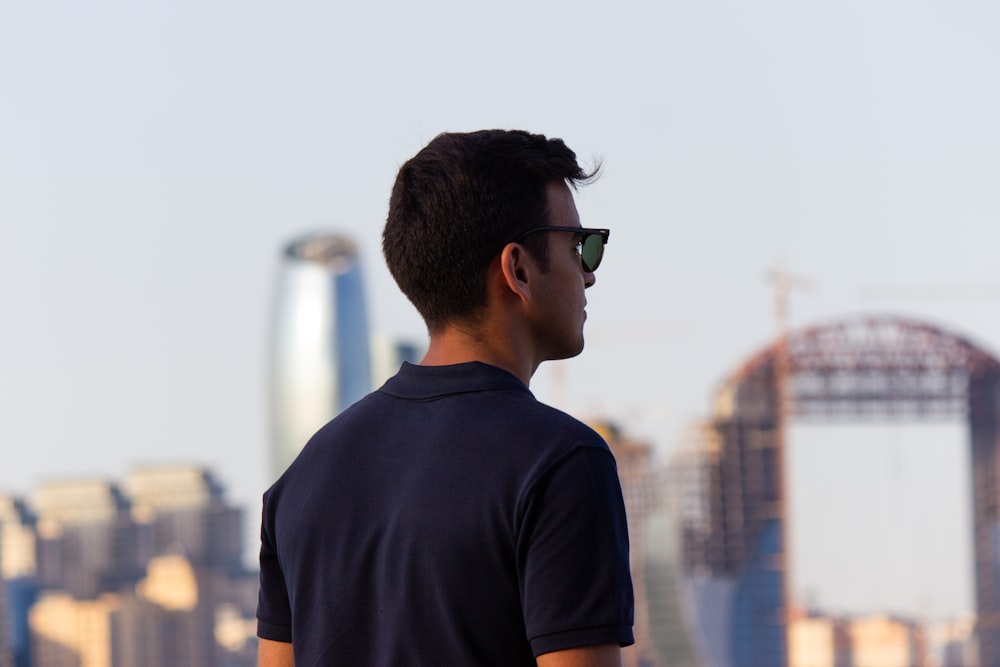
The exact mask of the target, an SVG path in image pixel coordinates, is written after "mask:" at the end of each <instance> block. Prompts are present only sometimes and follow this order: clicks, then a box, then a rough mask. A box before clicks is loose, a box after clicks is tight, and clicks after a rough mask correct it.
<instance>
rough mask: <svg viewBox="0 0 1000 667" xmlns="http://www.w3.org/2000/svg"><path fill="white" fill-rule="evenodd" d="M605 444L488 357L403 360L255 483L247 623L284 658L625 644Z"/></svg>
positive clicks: (623, 587) (627, 582)
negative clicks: (259, 504) (256, 521)
mask: <svg viewBox="0 0 1000 667" xmlns="http://www.w3.org/2000/svg"><path fill="white" fill-rule="evenodd" d="M628 562H629V559H628V534H627V529H626V524H625V509H624V505H623V502H622V494H621V488H620V485H619V481H618V474H617V469H616V466H615V461H614V458H613V456H612V454H611V452H610V450H609V449H608V446H607V444H606V443H605V442H604V441H603V440H602V439H601V437H600V436H599V435H598V434H597V433H595V432H594V431H593V430H592V429H590V428H589V427H587V426H586V425H584V424H582V423H580V422H579V421H577V420H575V419H573V418H572V417H570V416H568V415H566V414H564V413H562V412H560V411H558V410H555V409H553V408H551V407H548V406H546V405H543V404H542V403H539V402H538V401H537V400H535V398H534V396H533V395H532V394H531V392H530V391H529V390H528V388H527V387H526V386H525V385H524V384H523V383H522V382H521V381H520V380H518V379H517V378H516V377H515V376H514V375H512V374H510V373H508V372H507V371H504V370H501V369H499V368H495V367H493V366H489V365H487V364H483V363H479V362H472V363H466V364H457V365H454V366H415V365H411V364H404V366H403V368H401V369H400V372H399V374H398V375H396V376H395V377H393V378H392V379H390V380H389V381H388V382H386V384H385V385H384V386H383V387H382V388H381V389H379V390H378V391H375V392H373V393H372V394H370V395H368V396H367V397H365V398H364V399H362V400H361V401H359V402H358V403H356V404H355V405H353V406H352V407H351V408H349V409H348V410H346V411H345V412H343V413H342V414H340V415H339V416H338V417H337V418H336V419H334V420H333V421H331V422H330V423H329V424H327V425H326V426H325V427H323V428H322V429H321V430H320V431H319V432H318V433H317V434H316V435H315V436H313V438H312V439H311V440H310V441H309V443H308V444H307V445H306V447H305V449H304V450H303V451H302V453H301V454H300V455H299V457H298V458H297V459H296V460H295V462H294V463H292V465H291V466H290V467H289V468H288V470H287V471H286V472H285V474H284V475H282V477H281V478H280V479H279V480H278V481H277V482H276V483H275V484H274V486H272V487H271V488H270V489H269V490H268V491H267V492H266V493H265V494H264V510H263V520H262V525H261V552H260V566H261V573H260V578H261V588H260V600H259V604H258V610H257V617H258V625H257V628H258V629H257V634H258V635H259V636H260V637H263V638H265V639H272V640H276V641H282V642H289V641H290V642H292V645H293V650H294V653H295V664H296V666H297V667H313V666H316V667H318V666H320V665H322V666H324V667H325V666H328V665H341V664H342V665H351V666H356V665H385V666H389V665H433V666H435V667H437V666H440V665H448V666H451V665H498V666H500V665H502V666H504V667H510V666H512V665H534V664H535V660H534V657H535V656H537V655H539V654H542V653H547V652H550V651H556V650H560V649H566V648H575V647H579V646H587V645H593V644H603V643H617V644H620V645H622V646H625V645H628V644H631V643H632V642H633V638H632V608H633V598H632V582H631V578H630V575H629V565H628Z"/></svg>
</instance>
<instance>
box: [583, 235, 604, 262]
mask: <svg viewBox="0 0 1000 667" xmlns="http://www.w3.org/2000/svg"><path fill="white" fill-rule="evenodd" d="M602 257H604V239H602V238H601V235H600V234H588V235H587V236H585V237H584V239H583V249H582V251H581V253H580V259H581V260H582V262H583V268H584V269H585V270H587V271H596V270H597V267H598V266H599V265H600V263H601V258H602Z"/></svg>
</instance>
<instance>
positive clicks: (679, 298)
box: [0, 0, 1000, 609]
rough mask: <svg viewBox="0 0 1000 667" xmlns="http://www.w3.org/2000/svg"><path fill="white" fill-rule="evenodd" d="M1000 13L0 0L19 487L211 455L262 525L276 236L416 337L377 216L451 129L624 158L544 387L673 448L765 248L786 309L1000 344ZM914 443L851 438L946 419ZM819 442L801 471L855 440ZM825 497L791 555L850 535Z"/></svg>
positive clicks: (765, 315)
mask: <svg viewBox="0 0 1000 667" xmlns="http://www.w3.org/2000/svg"><path fill="white" fill-rule="evenodd" d="M998 22H1000V5H997V4H996V3H992V2H988V1H986V0H983V1H979V2H976V1H962V0H958V1H955V2H949V3H941V2H921V1H917V2H913V1H906V2H904V1H902V0H876V1H875V2H871V1H870V0H843V1H840V2H820V3H801V2H794V1H792V0H765V1H763V2H757V3H739V2H733V1H720V0H706V1H704V2H669V1H668V2H657V3H653V2H638V1H634V0H625V1H623V2H617V3H614V4H612V3H606V2H605V3H596V2H591V1H586V0H585V1H583V2H580V1H576V2H568V1H565V0H553V1H551V2H545V3H539V2H524V1H522V0H514V1H513V2H508V3H504V4H503V5H490V4H485V3H469V2H461V3H460V2H451V1H445V0H430V1H428V2H423V3H402V2H396V3H393V2H377V1H376V2H368V3H350V4H348V3H336V2H328V3H324V2H313V1H291V2H286V3H282V4H281V5H280V6H279V5H276V4H274V3H265V2H259V1H255V0H249V1H248V0H242V1H240V2H235V1H233V0H219V1H217V2H211V3H206V2H197V3H196V2H193V1H192V0H170V1H169V2H168V1H167V0H150V1H149V2H143V3H135V2H127V1H125V0H93V1H92V2H87V3H79V2H68V1H66V0H53V1H51V2H45V3H37V2H27V1H23V0H0V318H2V319H0V322H2V326H0V416H2V418H0V443H2V446H3V451H4V453H5V454H6V456H5V457H4V463H3V465H2V466H0V489H2V490H6V491H8V492H14V493H28V492H30V490H31V489H32V488H34V487H35V486H36V485H37V484H38V483H39V482H40V481H43V480H47V479H60V478H65V477H80V476H100V477H104V478H108V479H118V478H120V477H121V476H123V475H124V474H126V473H127V471H128V470H130V469H132V468H133V467H134V466H136V465H142V464H149V463H164V462H194V463H199V464H205V465H208V466H210V467H211V468H213V469H214V470H215V471H216V472H217V474H218V475H219V477H220V478H221V480H222V481H223V483H224V484H225V485H226V486H227V487H228V489H229V490H230V493H231V495H232V497H233V499H234V500H235V501H236V502H238V503H240V504H243V505H245V506H246V507H247V508H248V513H249V515H250V518H249V519H248V524H250V525H251V526H252V524H253V523H254V521H255V520H254V519H253V515H255V514H256V512H257V508H258V507H259V497H260V493H261V492H262V491H263V489H264V488H266V486H267V484H268V483H269V481H270V480H269V479H268V477H269V472H268V466H267V455H266V447H267V442H266V428H267V423H268V422H267V419H268V417H267V409H266V404H265V396H266V391H265V381H266V373H265V370H266V355H267V344H268V341H267V331H268V318H269V316H270V312H271V307H272V302H273V299H274V292H275V279H276V276H277V266H278V260H279V251H280V248H281V245H282V244H283V243H284V242H285V241H287V240H288V239H290V238H292V237H295V236H297V235H300V234H301V233H303V232H306V231H311V230H318V229H329V230H334V231H339V232H342V233H345V234H348V235H350V236H352V237H354V238H355V239H356V240H357V242H358V243H359V245H360V248H361V253H362V261H363V262H364V273H365V281H366V289H367V296H368V299H369V303H370V317H371V322H370V326H371V328H372V329H373V330H375V331H378V332H381V333H385V334H388V335H393V336H399V337H406V338H415V339H418V340H419V339H420V338H422V336H423V326H422V324H421V322H420V320H419V318H418V317H417V315H416V313H415V312H414V311H413V309H412V307H411V306H410V305H409V304H408V302H407V301H406V300H405V298H403V297H402V296H401V295H400V294H399V293H398V291H397V290H396V288H395V286H394V284H393V283H392V280H391V278H390V277H389V275H388V272H387V271H386V269H385V268H384V265H383V263H382V260H381V256H380V251H379V235H380V231H381V226H382V223H383V221H384V217H385V212H386V205H387V200H388V194H389V189H390V187H391V184H392V180H393V178H394V176H395V172H396V169H398V167H399V165H400V164H401V163H402V162H403V161H405V160H406V159H407V158H408V157H410V156H411V155H412V154H413V153H415V152H416V151H417V150H419V148H421V147H422V146H423V145H424V144H426V142H427V141H429V140H430V139H431V138H433V137H434V136H435V135H436V134H437V133H438V132H441V131H446V130H449V131H462V130H474V129H479V128H483V127H503V128H522V129H528V130H531V131H533V132H541V133H544V134H548V135H550V136H558V137H562V138H563V139H565V141H566V142H567V143H568V144H569V146H570V147H571V148H573V149H574V150H575V151H576V152H577V153H578V154H579V155H580V156H581V157H582V158H584V159H585V160H591V159H593V158H599V159H601V160H602V162H603V165H604V173H603V176H602V177H601V179H600V180H599V181H598V182H597V183H595V184H593V185H591V186H588V187H587V188H585V189H583V190H581V192H580V193H579V195H578V202H577V204H578V207H579V209H580V213H581V217H582V222H583V224H584V225H585V226H596V227H609V228H611V229H612V234H611V240H610V243H609V245H608V249H607V253H606V256H605V260H604V263H603V264H602V266H601V269H600V271H599V272H598V274H597V282H596V285H595V286H594V287H593V288H592V289H591V290H589V292H588V301H589V305H588V315H589V319H588V323H587V330H586V334H587V349H586V351H585V352H584V354H583V355H582V356H581V357H579V358H577V359H574V360H571V361H568V362H564V363H562V364H561V372H559V373H556V372H553V370H552V368H553V366H552V365H550V366H547V367H546V366H543V367H542V368H541V369H540V370H539V371H538V373H537V374H536V376H535V378H534V380H533V382H532V389H533V390H534V391H535V393H536V395H537V396H538V397H539V398H540V399H542V400H546V401H548V402H553V403H555V404H556V405H558V406H559V407H561V408H564V409H566V410H568V411H569V412H571V413H573V414H575V415H577V416H580V417H582V418H587V419H590V418H598V417H605V418H613V419H615V420H618V421H620V422H621V423H622V424H623V425H625V427H626V430H627V431H629V432H630V433H631V434H632V435H634V436H635V437H639V438H642V439H645V440H648V441H650V442H652V443H653V444H654V445H655V446H656V447H657V451H658V452H660V454H661V456H662V457H663V459H664V460H665V459H667V458H668V457H669V455H670V454H671V453H672V452H674V451H677V450H678V449H681V448H684V447H687V446H689V445H690V432H691V424H692V423H693V422H695V421H697V420H700V419H704V418H706V417H707V416H708V414H709V412H710V404H711V395H712V392H713V390H714V389H715V388H716V387H718V385H719V383H720V382H721V381H722V380H723V379H724V378H725V377H726V376H727V375H728V374H729V373H731V372H732V371H733V370H734V369H735V368H736V367H738V366H739V365H740V363H742V362H743V361H744V360H745V359H746V358H747V357H748V356H749V355H751V354H753V353H754V352H756V351H757V350H759V349H761V348H763V347H765V346H767V345H768V343H769V341H771V340H772V339H773V336H774V334H775V331H776V324H775V318H774V307H773V302H774V293H773V289H772V285H771V283H769V281H768V277H767V276H768V273H769V271H771V270H772V269H775V268H776V267H781V268H783V269H784V270H787V271H789V272H791V273H793V274H795V275H797V276H801V277H802V278H803V279H804V280H805V281H807V282H808V285H809V288H808V289H802V290H795V291H793V292H792V293H791V294H790V302H789V303H790V314H789V323H790V325H791V326H792V327H793V328H794V327H800V326H806V325H812V324H816V323H819V322H823V321H831V320H837V319H841V318H846V317H850V316H854V315H857V314H861V313H888V314H895V315H901V316H906V317H910V318H913V319H917V320H920V321H924V322H928V323H931V324H933V325H936V326H940V327H942V328H944V329H945V330H947V331H949V332H953V333H956V334H959V335H962V336H965V337H967V338H969V339H970V340H972V341H973V342H974V343H976V344H977V345H980V346H982V347H983V348H984V349H986V350H988V351H990V352H992V353H996V352H997V351H998V350H1000V309H998V306H1000V281H998V280H997V278H996V265H997V262H996V259H997V249H998V240H1000V238H998V237H1000V226H998V225H997V224H996V222H997V220H998V219H1000V188H997V186H996V183H997V175H998V173H1000V124H998V123H997V122H996V119H997V118H998V117H1000V86H998V85H997V79H996V72H997V71H1000V43H998V41H997V40H996V34H997V28H998ZM959 431H960V429H959ZM795 433H799V432H798V431H796V432H795ZM801 433H803V434H804V435H801V436H800V435H795V434H793V440H795V439H797V438H800V437H801V438H802V439H803V443H805V444H807V441H812V439H813V438H815V439H816V441H817V443H819V441H821V440H823V439H824V438H826V439H828V440H829V439H830V438H833V437H834V436H832V435H831V434H832V433H834V430H833V429H828V431H827V433H826V435H823V434H822V433H820V434H819V435H815V433H813V431H812V429H801ZM810 433H812V435H810ZM894 433H896V435H892V434H889V435H886V434H884V433H883V434H881V435H871V434H869V435H866V436H865V437H866V438H868V437H871V438H874V440H875V441H877V442H875V444H873V445H872V447H881V448H883V449H884V448H888V450H890V451H891V450H893V447H895V448H896V449H899V448H900V445H898V441H899V440H900V439H901V438H902V439H903V440H904V441H907V442H909V441H910V440H919V439H921V438H923V439H926V438H937V437H939V436H929V435H927V433H926V432H925V431H919V433H918V432H916V431H913V432H911V431H906V432H905V433H904V435H902V436H901V435H899V434H898V432H895V431H894ZM921 433H922V434H923V435H920V434H921ZM947 433H950V435H948V434H947ZM947 433H946V434H945V435H941V436H940V438H941V439H943V440H948V441H949V442H951V443H952V444H951V445H948V446H947V447H945V449H948V450H949V451H950V452H951V454H949V455H948V456H950V457H951V458H950V459H948V461H950V462H951V463H949V464H948V465H951V468H948V467H947V465H944V464H940V465H939V462H937V461H936V460H932V459H930V458H927V457H928V456H930V455H929V454H928V455H926V456H924V455H921V456H924V458H920V456H917V455H914V456H915V457H916V458H914V461H916V462H915V463H914V464H913V465H912V466H911V467H912V468H913V469H914V470H913V472H912V478H911V477H907V478H906V479H905V480H901V481H899V482H898V484H899V488H900V489H903V488H904V487H906V488H909V487H910V486H914V485H916V486H922V485H923V486H925V485H926V484H927V483H928V480H930V483H933V484H934V488H935V493H937V494H939V495H940V497H942V498H945V497H946V498H954V497H958V496H961V495H962V494H965V493H967V492H968V489H967V488H966V487H967V480H965V479H964V478H962V474H961V472H960V471H959V472H956V473H954V474H949V475H943V474H942V473H941V470H942V469H945V468H947V469H949V470H950V469H955V470H956V471H958V470H959V469H960V468H961V466H960V465H958V464H957V463H956V461H957V462H961V461H962V460H964V459H962V458H961V457H962V456H963V455H964V454H963V450H962V447H961V444H960V442H959V443H958V444H956V443H955V442H954V440H955V439H958V440H959V441H961V439H962V438H964V434H962V433H961V432H958V433H956V431H955V429H952V431H948V432H947ZM839 437H841V439H842V440H846V441H851V442H853V441H854V440H855V439H856V436H855V435H854V434H847V435H842V436H839ZM894 443H896V444H894ZM805 444H803V445H802V446H801V447H800V444H798V443H797V440H796V442H793V448H801V449H804V450H805V451H804V453H803V454H802V456H803V457H805V461H804V462H803V464H802V466H803V467H802V469H803V470H810V469H811V470H820V471H821V470H822V465H820V463H819V462H821V461H823V460H824V459H823V458H822V457H823V456H832V457H834V459H835V460H840V461H847V460H853V459H851V458H850V457H849V455H848V454H847V453H846V452H847V451H848V449H847V448H842V449H839V450H838V449H837V445H836V444H834V445H831V446H830V447H831V448H832V449H831V452H827V453H826V454H823V455H821V454H819V453H816V452H820V451H821V450H822V449H823V445H821V444H817V446H816V447H815V452H814V454H813V455H810V453H809V449H808V447H807V446H805ZM914 449H915V450H916V448H914ZM793 451H796V452H797V451H798V450H796V449H793ZM908 451H909V450H908ZM921 451H922V450H921ZM798 456H799V454H798V453H796V454H795V457H798ZM810 456H812V458H810ZM810 462H811V463H812V466H811V467H810ZM942 466H944V467H943V468H942ZM857 468H858V466H847V467H846V468H845V470H846V472H845V473H844V474H845V475H846V476H847V477H848V480H847V481H845V484H844V486H850V484H851V483H853V482H852V479H853V478H851V477H850V476H851V475H852V474H853V473H852V470H857ZM802 474H803V475H808V474H810V473H807V472H803V473H802ZM811 474H818V475H821V474H822V473H821V472H819V473H811ZM921 474H923V475H924V477H920V475H921ZM942 477H947V479H943V480H942V479H941V478H942ZM880 480H881V483H882V484H883V485H885V484H887V483H888V482H887V480H886V479H885V478H884V477H883V478H880ZM803 483H804V484H805V485H806V486H813V487H815V486H816V484H811V485H810V484H809V480H808V479H807V478H803ZM876 486H877V484H876ZM890 488H896V487H890ZM900 492H901V493H902V491H900ZM872 493H876V492H874V491H873V492H872ZM876 495H877V493H876ZM874 497H875V496H873V498H874ZM844 502H848V500H845V501H844ZM871 502H874V500H872V501H871ZM822 505H823V502H822V498H820V499H817V500H815V501H813V504H812V505H810V509H809V512H807V514H808V515H809V516H815V517H816V519H815V520H808V519H801V520H799V521H800V523H801V525H802V529H796V534H797V535H802V534H803V533H804V535H805V536H804V537H802V538H799V539H802V540H804V542H803V544H823V543H825V542H824V541H825V540H831V539H835V538H834V537H832V536H830V535H828V534H825V533H823V532H822V531H820V530H819V529H818V528H817V529H815V530H816V532H814V533H813V532H810V531H811V530H814V529H813V528H809V526H813V525H815V526H829V525H830V524H831V521H830V517H831V515H829V514H824V512H834V513H836V511H837V510H830V509H826V510H824V509H823V506H822ZM838 507H839V506H838ZM810 512H815V514H814V515H813V514H810ZM965 521H966V519H963V518H962V517H958V518H954V517H953V518H952V519H951V520H950V523H960V524H961V523H963V522H965ZM945 523H949V521H946V522H945ZM251 530H252V527H251ZM918 532H919V531H918ZM845 539H847V538H845ZM901 539H903V538H901ZM906 539H909V538H906ZM933 562H935V561H931V563H933ZM814 569H815V568H814ZM818 569H822V568H818ZM800 574H804V572H802V573H800ZM799 579H801V577H799ZM803 586H804V587H805V588H808V589H809V591H810V595H812V596H814V597H816V598H818V599H820V601H825V600H826V599H827V598H828V597H830V595H831V594H830V593H828V592H824V591H830V590H833V589H834V588H835V586H833V585H832V584H824V583H821V582H820V583H817V582H811V581H806V582H805V583H804V584H803ZM903 587H905V585H904V586H903ZM944 588H946V589H954V590H958V589H962V586H945V587H944ZM965 588H966V589H967V588H968V587H967V586H966V587H965ZM935 595H936V594H935ZM941 595H942V596H943V598H942V599H941V600H939V599H938V598H937V597H935V599H934V600H932V601H931V602H929V603H927V602H926V600H925V603H926V604H925V605H924V606H928V605H929V606H931V607H935V608H947V609H952V608H959V607H962V606H963V605H965V606H968V604H971V602H970V601H969V596H968V595H965V596H964V598H962V597H961V596H958V597H956V596H955V595H954V594H949V593H948V592H947V591H945V592H944V593H942V594H941ZM949 595H950V596H951V597H949ZM925 597H926V596H925ZM932 597H933V596H932Z"/></svg>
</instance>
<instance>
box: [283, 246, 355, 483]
mask: <svg viewBox="0 0 1000 667" xmlns="http://www.w3.org/2000/svg"><path fill="white" fill-rule="evenodd" d="M273 323H274V330H273V336H272V341H271V382H270V391H271V397H270V403H271V433H272V474H273V476H274V477H277V476H278V475H280V474H281V473H282V472H283V471H284V469H285V468H286V467H288V464H289V463H291V462H292V460H293V459H294V458H295V456H296V455H297V454H298V452H299V451H300V450H301V449H302V446H303V445H305V443H306V441H308V439H309V438H310V437H311V436H312V434H313V433H315V432H316V430H317V429H318V428H320V427H321V426H322V425H323V424H325V423H326V422H327V421H329V420H330V419H332V418H333V417H334V416H335V415H336V414H337V413H339V412H340V411H341V410H343V409H344V408H346V407H347V406H349V405H350V404H352V403H354V402H355V401H357V400H358V399H359V398H361V397H362V396H364V395H365V394H366V393H368V392H369V391H370V390H371V384H372V379H371V359H370V352H369V335H368V316H367V312H366V308H365V298H364V284H363V280H362V274H361V265H360V262H359V260H358V251H357V246H356V245H355V244H354V242H353V241H351V240H350V239H348V238H346V237H343V236H339V235H336V234H326V233H320V234H312V235H309V236H306V237H303V238H301V239H297V240H295V241H292V242H291V243H289V244H288V245H287V246H286V247H285V250H284V253H283V255H282V264H281V270H280V276H279V281H278V292H277V299H276V303H275V312H274V320H273Z"/></svg>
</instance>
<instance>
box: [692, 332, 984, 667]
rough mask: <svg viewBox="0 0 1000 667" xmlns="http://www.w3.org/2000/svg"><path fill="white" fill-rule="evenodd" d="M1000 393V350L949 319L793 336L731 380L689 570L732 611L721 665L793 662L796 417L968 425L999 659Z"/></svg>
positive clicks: (980, 571)
mask: <svg viewBox="0 0 1000 667" xmlns="http://www.w3.org/2000/svg"><path fill="white" fill-rule="evenodd" d="M998 399H1000V362H998V361H997V360H996V359H995V358H994V357H993V356H992V355H990V354H989V353H987V352H984V351H983V350H982V349H980V348H978V347H977V346H976V345H974V344H972V343H970V342H969V341H968V340H966V339H964V338H962V337H960V336H956V335H954V334H951V333H947V332H945V331H943V330H941V329H939V328H937V327H933V326H930V325H927V324H924V323H920V322H916V321H912V320H906V319H901V318H895V317H885V316H879V317H863V318H857V319H851V320H846V321H842V322H836V323H833V324H827V325H823V326H817V327H812V328H808V329H805V330H802V331H799V332H796V333H793V334H791V335H789V336H788V337H787V338H786V339H784V340H780V341H778V342H777V343H775V344H774V345H772V346H770V347H768V348H767V349H766V350H764V351H762V352H760V353H759V354H757V355H755V356H754V357H752V358H751V359H750V360H749V361H747V362H746V363H745V364H743V366H742V367H740V368H739V369H738V370H737V371H736V372H735V373H734V374H733V375H732V376H731V377H729V378H728V379H727V380H726V381H725V382H724V383H723V385H722V387H721V388H720V390H719V391H718V393H717V395H716V405H715V415H714V417H713V420H712V423H711V427H710V429H709V431H710V435H711V440H712V442H711V446H710V448H709V449H710V452H709V460H708V463H707V468H706V469H705V470H704V474H703V480H705V482H706V484H707V489H705V491H704V493H705V496H706V497H705V499H706V500H707V514H706V515H705V516H704V520H703V522H702V523H701V526H700V527H699V528H697V529H693V530H691V531H689V532H688V535H687V538H688V545H687V546H688V549H687V553H688V565H689V566H690V567H691V569H692V572H698V573H700V576H701V578H702V580H707V581H714V582H716V583H717V584H718V585H716V588H715V589H713V592H712V593H711V595H714V596H715V598H714V600H715V602H713V604H715V606H716V608H717V609H725V612H724V613H723V614H722V616H724V617H725V618H724V621H723V625H725V627H721V628H718V629H717V630H716V631H715V636H714V639H715V640H717V641H722V642H724V643H726V644H727V645H728V646H729V650H728V651H727V652H726V653H727V655H725V656H721V657H722V660H721V662H723V663H725V665H726V666H727V667H751V666H753V667H758V666H759V667H784V666H785V665H787V662H788V657H787V649H786V646H787V619H788V611H789V604H788V595H787V590H786V575H785V572H786V546H785V541H786V540H785V526H786V517H787V512H786V505H785V500H784V499H785V495H786V494H785V488H786V486H785V480H784V473H783V470H784V464H783V458H784V438H783V432H784V428H783V426H784V424H785V423H786V422H787V418H788V417H794V418H809V419H824V418H826V419H837V420H847V419H873V418H877V419H885V418H888V419H893V418H920V417H925V416H947V417H953V418H963V419H966V420H968V424H969V435H970V447H971V452H972V456H971V462H972V480H973V516H974V541H975V545H974V550H975V588H976V607H977V612H978V625H977V636H978V640H979V650H980V660H981V664H982V665H1000V574H998V566H1000V559H998V546H1000V511H998V505H1000V502H998V501H1000V488H998V485H997V475H998V470H997V466H998V449H1000V447H998V436H1000V401H998ZM720 582H721V583H720ZM720 587H721V588H720ZM720 589H721V590H723V593H719V592H718V590H720ZM719 600H722V602H721V603H720V602H719Z"/></svg>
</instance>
